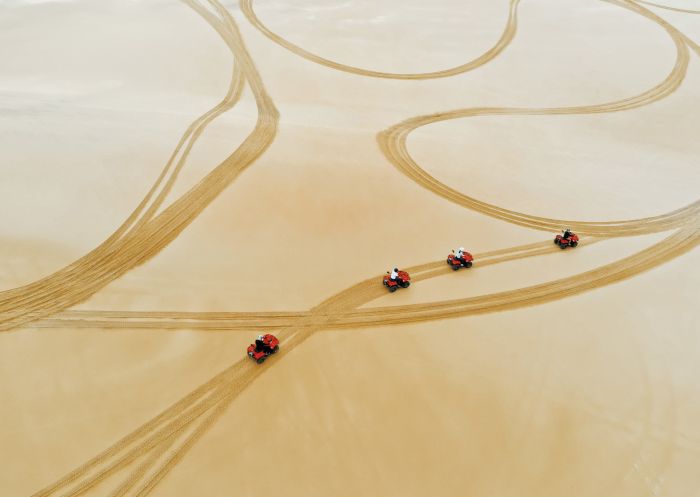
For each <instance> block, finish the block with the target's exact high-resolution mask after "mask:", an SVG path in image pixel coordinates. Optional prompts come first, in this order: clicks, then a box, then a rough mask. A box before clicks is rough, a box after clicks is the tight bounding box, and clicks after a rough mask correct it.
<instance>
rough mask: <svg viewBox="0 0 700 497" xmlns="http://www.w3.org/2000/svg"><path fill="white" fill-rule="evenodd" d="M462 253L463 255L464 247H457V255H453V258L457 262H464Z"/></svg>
mask: <svg viewBox="0 0 700 497" xmlns="http://www.w3.org/2000/svg"><path fill="white" fill-rule="evenodd" d="M464 253H465V250H464V247H459V248H458V249H457V253H456V254H455V258H456V259H457V260H459V261H462V262H464Z"/></svg>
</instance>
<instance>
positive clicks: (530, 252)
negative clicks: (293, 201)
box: [0, 0, 699, 497]
mask: <svg viewBox="0 0 700 497" xmlns="http://www.w3.org/2000/svg"><path fill="white" fill-rule="evenodd" d="M185 1H186V3H187V4H188V5H191V6H197V7H200V8H201V6H198V4H196V3H195V2H194V0H185ZM208 2H209V4H210V5H211V6H213V7H214V8H215V9H216V11H217V12H218V13H219V15H220V16H221V18H222V19H218V18H217V17H215V16H213V15H211V14H210V15H209V16H203V17H205V20H207V22H209V23H210V24H212V23H213V24H217V22H221V23H223V24H220V27H225V29H222V31H223V32H224V33H225V34H226V36H227V37H229V38H231V39H233V40H234V41H235V43H233V44H232V51H233V52H234V56H235V57H236V59H237V60H239V56H240V61H241V72H242V74H243V75H244V77H245V78H246V79H247V80H248V82H249V84H250V85H251V87H254V86H255V84H256V83H257V84H258V87H257V88H258V93H256V102H258V108H259V120H258V124H257V125H256V130H255V131H254V132H253V133H252V134H251V136H249V138H248V139H246V142H244V144H243V145H241V147H239V149H238V150H237V151H236V152H234V154H232V157H233V156H234V155H236V153H237V152H238V151H239V150H241V149H243V152H241V153H240V154H239V156H238V157H237V158H238V159H240V160H241V161H242V162H243V161H245V160H250V161H251V162H252V160H255V158H256V157H257V155H256V154H258V152H259V153H262V151H264V149H265V147H266V146H267V145H265V139H266V138H270V136H269V134H270V133H271V134H272V137H274V131H275V130H276V110H274V106H272V103H271V101H269V102H266V101H265V100H266V98H265V97H266V94H265V93H264V88H263V87H262V82H261V81H260V80H259V76H258V75H257V72H255V69H254V67H253V66H252V60H250V59H249V58H248V57H249V55H248V54H247V52H246V51H245V48H244V46H243V42H242V40H241V39H240V34H239V33H238V31H237V28H236V27H235V24H234V23H233V20H232V18H231V17H230V15H229V14H228V12H226V10H225V9H224V8H223V7H222V6H221V5H220V4H219V3H218V2H217V1H215V0H208ZM612 3H616V4H619V2H612ZM193 8H194V7H193ZM195 10H197V9H196V8H195ZM229 23H230V25H229ZM231 26H233V27H231ZM229 29H231V33H229V32H228V30H229ZM674 40H675V38H674ZM683 47H684V49H685V52H686V58H687V47H686V46H685V43H684V44H683ZM680 53H681V49H680V48H679V54H680ZM679 64H680V65H681V67H682V66H683V61H682V59H681V57H680V56H679V58H678V60H677V62H676V66H677V67H678V66H679ZM685 65H686V66H687V60H686V61H685ZM674 71H676V68H674ZM684 71H685V69H684V68H683V70H682V71H681V73H682V75H684V73H685V72H684ZM673 74H674V73H672V75H673ZM250 78H252V79H253V80H255V79H256V78H257V81H251V79H250ZM669 78H670V76H669ZM667 79H668V78H667ZM682 79H683V77H682V76H681V77H680V80H679V81H677V82H675V83H673V84H677V85H680V83H681V82H682ZM659 86H663V83H662V85H659ZM671 86H672V85H671ZM676 87H677V86H676ZM657 88H658V87H657ZM666 90H667V89H666ZM674 90H675V88H674ZM660 91H662V90H660ZM672 91H673V90H672ZM254 93H255V90H254ZM258 98H260V100H259V99H258ZM268 98H269V97H268ZM637 98H639V97H637ZM629 100H634V99H627V101H629ZM623 102H625V101H623ZM266 103H269V105H270V106H272V107H267V108H266V105H265V104H266ZM607 105H612V104H607ZM617 105H622V104H621V103H620V102H618V103H617ZM639 105H643V103H639ZM271 109H272V110H271ZM266 110H267V111H268V112H270V113H271V114H267V115H266V114H265V111H266ZM559 110H561V109H559ZM617 110H624V109H622V108H621V109H617ZM608 111H610V112H612V111H615V110H600V112H608ZM261 121H262V124H261ZM269 121H274V122H272V123H271V122H269ZM258 126H260V127H261V129H260V130H259V131H260V136H258V134H257V133H256V131H258ZM247 142H249V143H247ZM244 145H246V146H245V147H244ZM261 149H262V151H261ZM222 165H223V163H222ZM222 165H220V166H219V167H218V168H217V170H215V171H218V169H219V168H221V166H222ZM243 167H245V166H243ZM231 169H234V170H235V171H231V170H229V171H226V174H224V173H222V174H221V175H216V176H215V177H216V181H214V182H213V183H207V185H206V186H207V187H208V188H202V189H201V190H198V191H197V193H198V195H193V196H192V197H191V198H188V201H190V202H191V201H193V200H197V201H199V202H201V203H200V204H196V205H198V206H200V207H201V205H203V204H205V203H206V200H207V199H208V198H210V195H211V194H213V193H214V192H215V191H216V190H217V189H218V188H219V187H221V185H222V184H224V183H226V181H229V182H230V181H232V179H234V178H235V176H236V174H238V173H239V172H240V171H238V170H237V169H236V168H231ZM211 174H213V173H211ZM211 174H210V176H211ZM210 176H208V177H207V178H205V180H207V179H210ZM205 180H203V182H204V181H205ZM200 184H201V183H200ZM199 186H200V185H197V187H199ZM197 187H195V188H194V189H193V190H196V189H197ZM224 187H225V186H224ZM193 190H191V191H190V192H192V191H193ZM190 192H188V194H189V193H190ZM186 195H187V194H186ZM182 199H183V197H181V199H178V201H176V202H174V203H173V204H172V205H171V206H170V207H168V208H167V209H166V210H165V211H163V213H161V214H160V215H159V216H156V217H154V218H153V219H152V220H150V221H148V222H145V223H142V225H141V226H140V227H139V229H138V230H137V231H136V233H135V235H134V238H133V239H134V240H135V241H133V242H132V243H131V244H129V243H128V242H127V243H125V244H124V246H122V247H119V250H117V251H115V253H110V254H109V256H110V257H109V258H108V261H110V262H111V261H112V260H113V259H114V260H116V261H117V262H118V263H119V264H118V265H116V262H115V263H113V264H115V267H112V268H110V271H112V272H110V271H105V273H104V276H103V277H104V278H105V279H108V278H110V277H112V276H113V275H114V274H115V272H116V271H118V270H119V268H120V267H124V265H127V264H128V262H126V261H128V257H146V258H147V257H149V256H152V255H154V254H155V253H157V249H158V247H159V246H160V245H159V243H167V240H168V237H169V236H170V235H172V234H173V233H175V236H177V233H176V232H177V230H178V229H180V230H181V229H184V227H183V226H182V225H183V223H187V222H191V220H192V219H193V217H191V216H192V215H194V216H195V217H196V214H197V212H196V211H197V209H196V208H195V209H187V208H186V206H184V205H182V204H178V202H180V201H181V200H182ZM183 202H184V201H183ZM176 205H177V206H178V207H181V208H180V209H177V208H174V206H176ZM201 208H203V207H201ZM170 209H172V210H170ZM200 211H201V209H200ZM153 212H155V210H154V211H153ZM682 216H683V221H682V222H681V223H680V224H673V223H672V222H671V221H669V222H668V226H670V227H667V228H666V229H667V230H669V229H671V228H672V227H677V226H684V228H683V229H680V230H678V231H677V232H675V233H674V234H672V235H671V236H669V237H668V238H666V239H665V240H663V241H662V242H659V243H657V244H655V245H654V246H652V247H651V248H649V249H647V250H645V251H643V252H640V253H638V254H634V255H633V256H630V257H627V258H624V259H621V260H620V261H617V262H615V263H612V264H608V265H606V266H602V267H600V268H597V269H595V270H592V271H588V272H585V273H582V274H580V275H577V276H573V277H570V278H564V279H560V280H556V281H554V282H548V283H545V284H541V285H535V286H532V287H527V288H524V289H519V290H514V291H509V292H500V293H497V294H491V295H484V296H480V297H474V298H469V299H458V300H454V301H446V302H436V303H427V304H414V305H411V306H391V307H383V308H372V309H362V310H360V309H358V308H359V307H361V306H362V305H364V304H366V303H368V302H370V301H372V300H374V299H375V298H377V297H379V296H383V295H385V293H386V292H385V290H384V288H383V287H381V285H378V283H377V279H376V278H371V279H367V280H365V281H362V282H360V283H358V284H356V285H354V286H351V287H350V288H348V289H346V290H344V291H342V292H340V293H338V294H336V295H334V296H331V297H330V298H329V299H327V300H325V301H324V302H323V303H321V304H319V305H318V306H316V307H315V308H313V309H311V310H310V311H308V313H268V314H267V317H268V318H270V319H277V320H279V322H278V324H279V326H280V330H281V331H280V333H279V336H280V338H281V339H282V341H283V343H284V347H283V348H282V350H281V351H280V353H279V354H277V356H276V357H275V358H272V359H270V360H271V361H273V363H274V361H277V360H280V359H281V358H283V357H284V356H286V354H288V353H291V352H292V351H293V350H294V349H295V348H296V347H297V346H299V345H300V344H302V343H303V342H304V341H305V340H306V339H308V338H309V337H311V336H313V334H315V333H316V332H317V331H320V330H323V329H328V328H343V327H358V328H359V327H366V326H378V325H385V324H400V323H405V322H421V321H425V320H429V319H446V318H450V317H456V316H463V315H468V314H474V313H483V312H495V311H500V310H505V309H513V308H517V307H523V306H526V305H534V304H539V303H544V302H549V301H553V300H556V299H559V298H564V297H567V296H570V295H574V294H577V293H581V292H583V291H587V290H591V289H594V288H599V287H601V286H604V285H609V284H612V283H615V282H617V281H621V280H623V279H625V278H629V277H631V276H634V275H636V274H639V273H641V272H642V271H645V270H647V269H650V268H652V267H655V266H658V265H660V264H662V263H664V262H666V261H668V260H670V259H672V258H674V257H678V256H679V255H681V254H683V253H684V252H686V251H687V250H690V249H692V248H693V247H695V246H696V245H697V243H698V228H699V227H698V217H697V212H696V211H693V210H691V211H690V212H684V213H683V214H682ZM661 217H662V216H658V218H661ZM649 219H655V218H649ZM155 221H158V223H155ZM559 223H566V224H570V225H572V227H573V224H574V223H568V222H559ZM590 224H592V225H593V224H594V225H596V226H598V225H602V226H606V227H607V226H608V225H615V224H618V223H616V222H610V223H590ZM185 225H186V224H185ZM558 227H559V224H558V225H557V226H556V228H558ZM657 228H659V230H661V229H660V226H657ZM540 229H543V228H540ZM578 230H579V231H581V232H584V230H581V229H578ZM645 232H649V231H645ZM630 233H634V232H630ZM589 234H590V233H589ZM601 234H602V235H603V236H622V235H620V234H619V232H617V231H614V230H613V231H612V232H610V233H609V232H603V233H601ZM148 236H151V237H154V238H155V237H160V238H157V243H153V241H152V240H150V239H149V238H148ZM142 237H143V238H142ZM589 243H590V242H589ZM160 248H162V246H160ZM151 250H156V252H151ZM142 251H145V253H144V254H143V255H142ZM552 251H553V247H552V244H551V242H549V241H548V242H546V246H545V244H544V243H541V244H534V245H533V244H531V245H529V246H524V247H516V248H515V250H514V249H503V250H499V251H494V252H493V253H491V255H490V256H488V255H486V254H481V255H480V259H479V265H488V264H495V263H498V262H504V261H506V260H514V259H517V258H523V257H530V256H535V255H542V254H544V253H547V252H552ZM482 258H483V259H485V260H483V261H482ZM138 260H141V259H138ZM138 260H137V263H138ZM408 269H409V270H410V271H413V272H416V273H417V274H416V277H415V280H416V281H423V280H427V279H429V278H433V277H437V276H439V275H442V274H449V273H451V271H447V270H448V269H449V268H447V267H446V266H445V264H444V261H439V262H430V263H426V264H421V265H418V266H414V267H413V268H408ZM78 280H79V278H78ZM105 284H106V283H105ZM71 290H73V289H71ZM89 290H91V289H87V291H89ZM83 291H85V290H83ZM1 295H2V294H0V296H1ZM81 295H84V293H80V292H79V291H74V292H71V293H70V294H69V295H67V296H66V297H65V300H64V301H63V302H62V304H63V303H66V302H68V301H69V300H70V299H77V298H79V297H80V296H81ZM32 298H33V299H34V300H30V302H31V303H32V304H33V305H35V306H36V307H37V308H38V310H35V311H33V312H31V313H27V314H25V315H24V316H23V317H24V318H26V319H29V320H34V319H38V318H40V317H42V316H45V315H48V314H49V313H51V312H53V311H52V310H51V309H49V308H48V305H47V304H46V302H42V300H41V298H38V297H35V296H32ZM0 303H2V301H0ZM66 307H68V305H66V306H65V307H63V309H65V308H66ZM60 308H61V306H57V307H56V309H60ZM168 314H169V313H149V314H148V315H147V316H136V318H137V319H144V317H145V318H146V319H144V321H148V322H152V321H153V320H157V319H173V320H174V321H176V322H180V321H184V320H190V321H196V319H194V318H196V317H197V316H195V314H197V313H179V314H178V315H176V316H172V315H171V316H168ZM206 314H207V316H206V317H205V319H208V320H209V321H210V322H216V323H219V324H220V323H221V322H224V323H227V324H230V323H228V322H227V320H229V321H230V320H231V319H233V320H239V321H240V322H249V321H250V320H251V319H255V318H254V317H253V316H254V315H253V314H248V313H235V314H236V315H235V316H233V315H232V314H231V313H206ZM66 315H67V316H68V317H67V319H66ZM123 315H125V313H119V312H112V313H109V312H106V311H103V312H102V313H99V312H98V313H97V315H93V316H91V315H90V313H87V312H85V311H81V312H72V313H66V314H65V315H64V316H63V317H62V318H57V319H54V320H53V321H54V322H66V321H71V320H72V321H73V322H80V321H81V320H83V321H85V320H84V318H88V319H97V320H100V319H102V320H105V322H109V321H112V322H113V321H115V320H117V319H120V316H123ZM258 316H259V315H258ZM203 317H204V316H203ZM284 320H288V321H284ZM200 321H202V320H200ZM131 322H132V324H133V323H135V322H137V321H135V320H134V321H131ZM268 369H269V367H268V368H259V367H256V365H254V364H253V363H252V362H251V361H249V360H248V359H247V358H245V359H243V360H240V361H238V362H236V363H234V364H233V365H232V366H230V367H229V368H227V369H226V370H224V371H223V372H221V373H219V374H218V375H216V376H215V377H214V378H212V379H211V380H209V381H208V382H206V383H204V384H203V385H201V386H200V387H198V388H197V389H195V390H194V391H193V392H191V393H190V394H188V395H187V396H185V397H184V398H183V399H181V400H180V401H178V402H177V403H175V404H173V405H172V406H170V407H169V408H168V409H166V410H164V411H163V412H161V413H160V414H158V415H157V416H156V417H154V418H153V419H152V420H150V421H148V422H147V423H145V424H144V425H142V426H141V427H139V428H138V429H137V430H135V431H133V432H132V433H130V434H129V435H127V436H125V437H123V438H122V439H121V440H120V441H118V442H117V443H116V444H114V445H113V446H111V447H110V448H108V449H107V450H105V451H103V452H102V453H101V454H99V455H98V456H96V457H94V458H93V459H91V460H90V461H88V462H87V463H86V464H84V465H82V466H81V467H79V468H78V469H76V470H74V471H72V472H71V473H69V474H68V475H66V476H64V477H63V478H61V479H59V480H58V481H57V482H55V483H54V484H52V485H50V486H48V487H46V488H45V489H43V490H41V491H39V492H38V493H36V494H34V497H39V496H49V495H54V494H56V492H58V491H60V490H66V489H67V488H68V487H71V488H70V489H68V490H67V492H66V493H63V494H62V495H64V496H66V497H67V496H71V497H73V496H77V495H81V494H83V493H85V492H86V491H88V490H89V489H91V488H93V487H95V486H96V485H99V484H100V483H102V482H104V481H105V480H107V479H108V478H110V477H111V476H112V475H114V473H115V472H116V471H118V470H120V469H123V468H130V467H132V465H134V464H136V467H135V468H134V469H133V470H132V472H131V473H130V474H129V475H128V477H127V478H126V479H125V480H123V481H122V483H121V485H120V486H119V487H118V488H117V491H116V493H115V494H114V496H115V497H116V496H117V495H119V496H121V495H126V494H127V493H129V491H130V490H132V489H134V487H136V488H137V489H136V493H135V494H134V495H138V496H145V495H147V494H149V493H150V492H151V491H152V489H153V488H155V487H156V485H157V484H158V483H159V482H160V481H161V480H162V479H163V478H164V477H165V476H166V475H167V474H168V472H169V471H170V470H172V468H173V467H175V465H176V464H177V463H178V462H180V461H181V460H182V458H183V457H184V456H185V455H186V453H187V451H188V450H189V449H190V448H191V447H192V446H193V445H194V444H195V443H196V442H197V441H198V440H199V439H200V438H201V437H202V436H203V435H204V433H206V431H207V430H208V429H209V428H210V427H211V426H212V425H213V424H214V423H215V422H216V421H217V420H218V419H220V417H221V415H223V413H224V412H225V411H226V409H227V408H228V407H229V406H230V404H231V403H232V402H233V400H235V399H236V398H237V397H238V396H239V395H240V393H242V392H243V391H244V390H245V389H246V388H247V387H248V386H249V385H250V384H251V383H252V382H253V381H254V380H255V379H257V377H258V376H260V375H261V374H264V373H265V371H267V370H268ZM188 433H189V434H188ZM171 447H175V448H174V449H172V450H171ZM144 456H149V457H147V459H146V460H145V461H143V462H142V463H140V464H139V461H141V460H143V458H144ZM158 463H160V464H159V465H158V467H157V468H156V469H155V470H153V471H151V470H152V468H153V467H154V466H156V465H157V464H158Z"/></svg>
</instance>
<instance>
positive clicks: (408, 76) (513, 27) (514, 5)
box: [239, 0, 520, 80]
mask: <svg viewBox="0 0 700 497" xmlns="http://www.w3.org/2000/svg"><path fill="white" fill-rule="evenodd" d="M253 1H254V0H240V3H239V5H240V8H241V11H242V12H243V14H244V15H245V16H246V18H247V19H248V21H249V22H250V23H251V24H252V25H253V26H254V27H255V28H256V29H258V30H259V31H260V32H261V33H262V34H264V35H265V36H266V37H267V38H269V39H270V40H272V41H273V42H275V43H276V44H277V45H279V46H281V47H282V48H285V49H287V50H289V51H290V52H292V53H293V54H295V55H298V56H299V57H302V58H304V59H306V60H308V61H311V62H315V63H316V64H320V65H322V66H326V67H329V68H331V69H335V70H337V71H342V72H346V73H350V74H356V75H358V76H366V77H371V78H383V79H403V80H420V79H438V78H448V77H450V76H456V75H458V74H462V73H465V72H468V71H472V70H474V69H476V68H478V67H480V66H482V65H484V64H486V63H487V62H490V61H491V60H493V59H495V58H496V57H498V55H500V54H501V52H503V50H505V48H506V47H507V46H508V45H509V44H510V42H511V41H512V40H513V38H514V37H515V33H516V31H517V26H518V15H517V14H518V4H519V3H520V0H510V5H509V9H508V21H507V22H506V26H505V28H504V30H503V34H501V37H500V38H499V39H498V41H497V42H496V44H495V45H494V46H493V47H491V48H490V49H488V50H487V51H486V52H484V53H483V54H481V55H480V56H479V57H477V58H476V59H474V60H472V61H469V62H467V63H465V64H462V65H459V66H456V67H453V68H450V69H444V70H442V71H434V72H424V73H390V72H382V71H371V70H369V69H362V68H360V67H354V66H350V65H347V64H341V63H339V62H335V61H332V60H329V59H326V58H323V57H320V56H318V55H316V54H313V53H311V52H309V51H308V50H304V49H303V48H301V47H299V46H298V45H295V44H293V43H292V42H290V41H288V40H286V39H284V38H282V37H281V36H279V35H278V34H277V33H275V32H273V31H271V30H270V29H269V28H268V27H267V26H265V24H264V23H263V22H262V21H261V20H260V18H258V16H257V15H256V13H255V9H254V8H253Z"/></svg>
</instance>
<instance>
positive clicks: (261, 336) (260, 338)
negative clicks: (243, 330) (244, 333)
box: [256, 335, 265, 342]
mask: <svg viewBox="0 0 700 497" xmlns="http://www.w3.org/2000/svg"><path fill="white" fill-rule="evenodd" d="M264 336H265V335H258V338H257V339H256V340H260V341H261V342H262V339H263V337H264Z"/></svg>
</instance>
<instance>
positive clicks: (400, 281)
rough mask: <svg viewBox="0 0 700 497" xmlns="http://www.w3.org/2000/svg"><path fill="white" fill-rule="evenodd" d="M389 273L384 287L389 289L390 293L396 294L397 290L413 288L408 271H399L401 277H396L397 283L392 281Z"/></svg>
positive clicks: (384, 281) (385, 278)
mask: <svg viewBox="0 0 700 497" xmlns="http://www.w3.org/2000/svg"><path fill="white" fill-rule="evenodd" d="M390 274H391V273H389V271H387V272H386V276H384V280H383V283H384V286H385V287H387V288H388V289H389V291H390V292H392V293H393V292H395V291H396V290H398V289H399V287H401V288H408V287H409V286H411V277H410V276H409V274H408V273H407V272H406V271H399V275H398V276H397V277H396V281H394V280H392V279H391V278H390V277H389V275H390Z"/></svg>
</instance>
